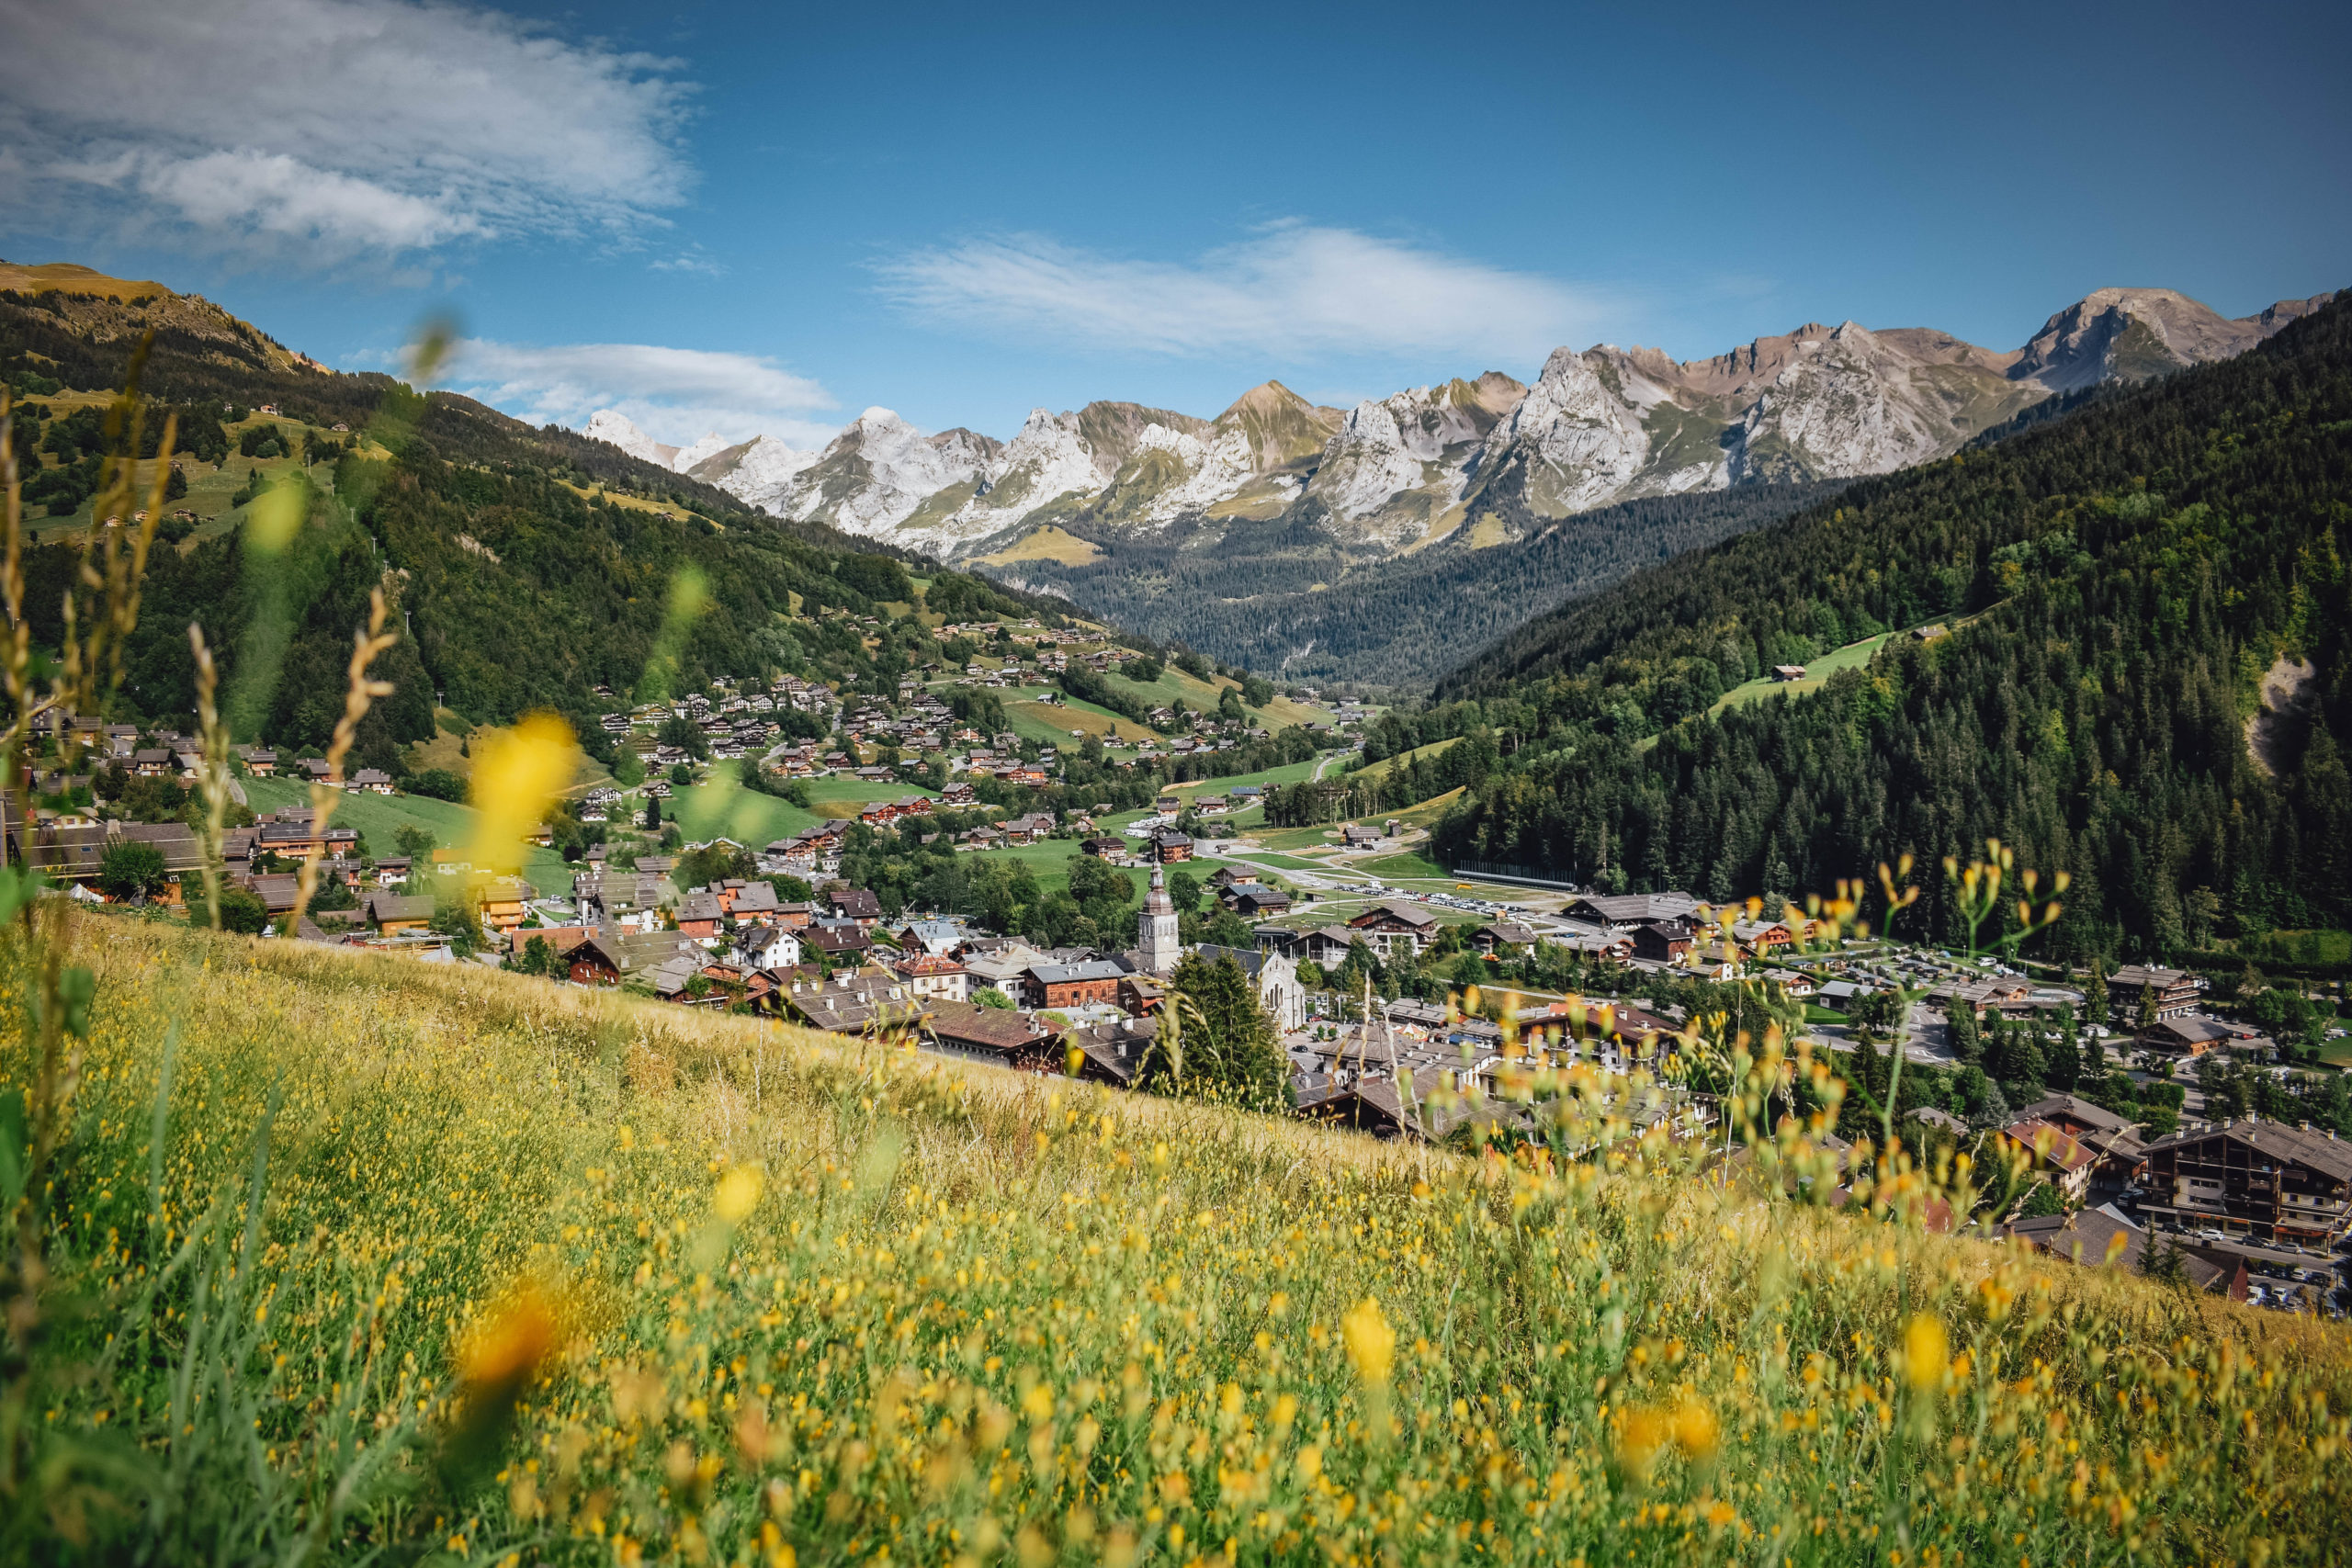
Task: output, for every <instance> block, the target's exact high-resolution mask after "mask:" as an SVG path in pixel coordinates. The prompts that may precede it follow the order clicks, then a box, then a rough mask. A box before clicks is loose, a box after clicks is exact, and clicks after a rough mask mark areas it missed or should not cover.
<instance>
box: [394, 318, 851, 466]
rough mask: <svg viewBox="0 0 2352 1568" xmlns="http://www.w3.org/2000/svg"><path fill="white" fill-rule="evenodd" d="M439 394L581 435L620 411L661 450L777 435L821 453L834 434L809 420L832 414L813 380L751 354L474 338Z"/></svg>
mask: <svg viewBox="0 0 2352 1568" xmlns="http://www.w3.org/2000/svg"><path fill="white" fill-rule="evenodd" d="M439 379H440V383H441V385H443V386H445V387H447V388H449V389H452V390H455V391H461V392H464V393H465V394H466V395H467V396H468V397H471V398H476V399H479V400H481V401H482V402H485V403H488V404H490V405H491V406H492V408H497V409H503V410H504V411H505V412H508V413H511V414H513V415H515V417H516V418H518V419H526V420H529V421H531V422H532V423H535V424H549V423H552V424H565V425H571V426H574V427H577V426H580V425H583V424H585V423H587V422H588V416H589V415H590V414H592V413H594V412H595V411H596V410H598V409H614V410H616V411H618V412H621V413H625V414H627V415H628V417H629V418H630V419H631V420H632V421H634V422H635V423H636V424H637V425H638V427H639V428H640V429H642V430H643V431H644V432H645V433H646V434H649V435H650V436H652V437H653V438H654V439H655V440H657V441H666V442H668V443H670V444H671V445H673V446H685V445H687V444H689V443H691V442H693V441H695V439H697V438H698V437H700V436H701V435H702V434H705V433H706V432H708V431H717V432H718V434H721V435H723V436H725V437H727V439H729V441H742V440H747V439H749V438H750V437H752V436H753V435H773V436H775V437H777V438H778V439H780V440H782V441H784V442H786V443H787V444H788V445H791V446H800V447H806V446H812V445H821V444H822V443H823V442H825V441H827V440H830V439H831V437H832V434H833V429H832V427H831V425H829V424H825V423H821V422H817V421H812V420H810V419H809V417H808V415H809V413H811V412H815V411H818V410H821V409H830V408H831V407H833V406H834V402H833V396H832V394H831V393H830V392H828V391H827V390H825V389H824V388H823V387H821V386H820V385H819V384H818V383H816V382H815V381H812V380H809V378H806V377H803V376H796V375H794V374H793V373H792V372H790V371H788V370H786V369H784V368H782V367H779V366H777V365H776V364H775V363H774V362H773V361H771V360H767V359H762V358H759V357H756V356H754V355H748V354H726V353H715V352H712V351H709V350H705V349H695V348H663V347H660V346H657V345H655V344H643V343H582V344H559V345H555V346H551V347H542V346H539V345H537V344H518V343H495V342H490V341H487V340H484V339H481V338H469V339H468V340H466V341H465V342H463V343H461V344H458V350H457V353H456V354H455V355H453V356H452V359H451V362H450V365H449V367H448V368H447V369H446V370H445V371H443V372H442V374H441V376H440V378H439Z"/></svg>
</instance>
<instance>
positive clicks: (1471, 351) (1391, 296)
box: [880, 223, 1609, 360]
mask: <svg viewBox="0 0 2352 1568" xmlns="http://www.w3.org/2000/svg"><path fill="white" fill-rule="evenodd" d="M880 272H881V275H882V280H883V283H882V287H883V289H884V291H885V292H886V294H888V296H889V297H890V298H892V299H895V300H896V301H897V302H898V303H899V304H900V305H901V306H902V307H904V308H905V309H907V310H910V311H912V312H914V313H916V314H918V315H921V316H922V317H925V318H928V319H930V320H933V321H944V322H947V323H951V324H955V325H958V326H964V327H968V328H973V329H977V330H980V331H984V332H988V333H1001V334H1006V335H1021V336H1035V335H1041V334H1042V335H1046V336H1050V337H1053V338H1056V339H1058V340H1061V341H1063V342H1066V343H1071V344H1079V345H1081V346H1085V347H1091V348H1102V349H1112V350H1125V351H1129V352H1134V351H1143V352H1148V353H1158V354H1171V355H1216V354H1229V353H1246V354H1250V355H1263V356H1269V357H1276V358H1286V359H1294V360H1304V359H1317V358H1325V357H1329V356H1330V355H1348V354H1363V353H1377V354H1393V353H1407V354H1421V353H1432V352H1434V353H1446V354H1454V355H1473V356H1475V355H1489V356H1493V357H1497V358H1505V357H1508V358H1514V359H1519V360H1527V359H1540V358H1542V356H1543V355H1544V354H1545V353H1546V352H1548V351H1549V350H1550V349H1552V348H1555V347H1557V346H1558V345H1560V344H1563V343H1567V342H1571V341H1576V340H1577V339H1578V338H1579V335H1580V334H1584V333H1591V332H1592V331H1594V330H1595V329H1596V327H1597V325H1598V323H1599V322H1600V319H1601V317H1602V315H1603V313H1604V311H1605V310H1607V308H1608V306H1609V301H1607V300H1606V299H1602V298H1601V297H1600V296H1599V295H1598V294H1596V293H1593V292H1589V291H1587V290H1584V289H1580V288H1575V287H1572V286H1570V285H1568V284H1566V283H1564V282H1561V281H1559V280H1558V279H1555V278H1551V277H1545V276H1541V275H1538V274H1534V273H1526V272H1511V271H1508V270H1505V269H1503V268H1499V267H1493V266H1488V265H1485V264H1483V263H1480V262H1475V261H1468V260H1464V258H1462V257H1459V256H1453V255H1448V254H1444V253H1443V252H1440V251H1434V250H1430V249H1427V248H1425V247H1422V246H1418V245H1411V244H1406V243H1401V242H1398V241H1394V240H1385V239H1381V238H1379V237H1377V236H1374V235H1370V234H1364V233H1359V232H1357V231H1354V230H1351V229H1330V228H1317V227H1313V226H1310V225H1306V224H1301V223H1290V224H1283V225H1279V226H1276V227H1273V228H1271V229H1269V230H1267V231H1263V232H1261V233H1260V234H1257V235H1255V236H1253V237H1251V238H1250V239H1248V240H1245V241H1243V242H1241V243H1237V244H1232V245H1227V246H1224V247H1221V248H1219V249H1216V250H1213V251H1210V252H1208V253H1206V254H1204V255H1201V256H1200V257H1198V258H1197V259H1194V260H1191V261H1175V262H1170V261H1152V260H1142V259H1136V258H1132V257H1121V256H1111V255H1105V254H1102V253H1099V252H1094V251H1084V250H1078V249H1074V248H1072V247H1070V246H1068V245H1064V244H1061V243H1057V242H1056V241H1053V240H1050V239H1046V238H1042V237H1040V236H1036V235H1031V234H1016V235H1009V236H1000V237H995V238H988V239H974V240H967V241H963V242H960V243H955V244H950V245H943V246H939V247H935V248H933V249H929V250H922V251H916V252H912V253H910V254H905V255H900V256H896V257H893V258H891V259H889V260H888V261H887V262H885V263H883V264H882V265H881V266H880Z"/></svg>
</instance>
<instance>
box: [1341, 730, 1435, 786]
mask: <svg viewBox="0 0 2352 1568" xmlns="http://www.w3.org/2000/svg"><path fill="white" fill-rule="evenodd" d="M1459 739H1462V737H1460V736H1458V735H1453V736H1448V737H1447V738H1446V739H1443V740H1432V741H1430V743H1429V744H1428V745H1426V746H1416V747H1414V748H1413V749H1412V750H1410V751H1399V752H1398V753H1397V755H1396V756H1394V757H1384V758H1382V759H1381V760H1380V761H1377V762H1373V763H1369V764H1367V765H1366V766H1364V767H1362V768H1359V769H1357V770H1356V771H1355V772H1354V773H1350V774H1349V775H1348V777H1350V778H1355V779H1362V780H1363V781H1365V782H1366V783H1370V782H1371V781H1372V780H1374V779H1378V778H1385V777H1386V776H1387V774H1388V773H1390V772H1392V771H1393V770H1395V769H1396V768H1397V767H1400V766H1402V765H1404V764H1406V763H1408V762H1413V761H1419V759H1421V758H1423V757H1435V756H1439V755H1441V754H1442V753H1443V752H1444V751H1446V750H1448V749H1449V748H1451V747H1452V746H1453V743H1454V742H1455V741H1457V740H1459Z"/></svg>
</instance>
